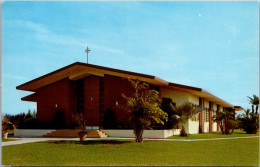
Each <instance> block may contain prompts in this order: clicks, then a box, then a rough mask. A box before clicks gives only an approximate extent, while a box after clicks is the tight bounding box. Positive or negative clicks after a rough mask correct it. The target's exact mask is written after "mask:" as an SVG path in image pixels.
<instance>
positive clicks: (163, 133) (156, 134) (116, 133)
mask: <svg viewBox="0 0 260 167" xmlns="http://www.w3.org/2000/svg"><path fill="white" fill-rule="evenodd" d="M102 131H103V132H105V133H106V134H107V135H109V137H135V135H134V131H133V130H121V129H113V130H112V129H102ZM178 134H180V129H169V130H145V131H144V133H143V138H167V137H170V136H173V135H178Z"/></svg>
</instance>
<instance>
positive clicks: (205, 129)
mask: <svg viewBox="0 0 260 167" xmlns="http://www.w3.org/2000/svg"><path fill="white" fill-rule="evenodd" d="M207 132H209V122H204V133H207Z"/></svg>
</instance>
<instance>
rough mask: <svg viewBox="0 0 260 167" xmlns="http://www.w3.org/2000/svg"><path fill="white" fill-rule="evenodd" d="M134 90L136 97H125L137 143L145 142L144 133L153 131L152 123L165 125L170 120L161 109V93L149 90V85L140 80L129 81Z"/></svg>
mask: <svg viewBox="0 0 260 167" xmlns="http://www.w3.org/2000/svg"><path fill="white" fill-rule="evenodd" d="M128 80H129V81H130V83H131V84H132V86H133V88H134V90H135V91H134V95H133V96H131V97H127V96H126V95H124V94H123V97H124V98H125V99H126V102H127V110H128V111H129V112H130V118H129V121H130V123H131V125H132V127H133V129H134V134H135V136H136V142H143V137H142V136H143V131H144V130H145V129H151V125H152V123H160V124H164V122H163V120H168V115H167V113H166V112H164V111H162V110H161V109H160V108H159V105H160V99H159V92H157V91H155V90H149V85H148V84H145V83H142V82H140V81H139V80H131V79H128Z"/></svg>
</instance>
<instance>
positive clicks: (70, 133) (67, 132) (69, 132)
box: [42, 129, 108, 138]
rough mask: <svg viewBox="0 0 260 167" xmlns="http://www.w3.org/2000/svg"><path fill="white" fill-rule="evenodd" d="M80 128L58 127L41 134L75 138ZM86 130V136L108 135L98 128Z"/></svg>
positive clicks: (101, 136)
mask: <svg viewBox="0 0 260 167" xmlns="http://www.w3.org/2000/svg"><path fill="white" fill-rule="evenodd" d="M80 131H81V129H59V130H56V131H53V132H51V133H47V134H45V135H42V136H43V137H72V138H74V137H75V138H77V137H79V135H78V132H80ZM86 131H87V133H88V134H87V138H105V137H108V135H106V134H105V133H104V132H102V131H100V130H86Z"/></svg>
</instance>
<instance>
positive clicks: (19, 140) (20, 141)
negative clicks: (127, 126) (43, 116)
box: [1, 136, 259, 146]
mask: <svg viewBox="0 0 260 167" xmlns="http://www.w3.org/2000/svg"><path fill="white" fill-rule="evenodd" d="M244 138H259V136H248V137H229V138H212V139H148V138H146V139H144V140H160V141H207V140H230V139H244ZM12 139H15V140H16V139H17V140H16V141H8V142H2V143H1V144H2V146H10V145H17V144H25V143H34V142H41V141H51V140H70V141H79V138H36V137H34V138H12ZM100 139H102V140H113V139H128V140H135V138H114V137H108V138H87V139H86V140H100Z"/></svg>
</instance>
